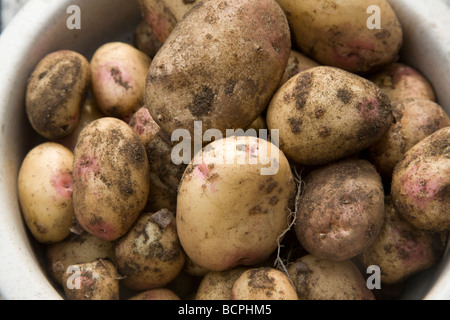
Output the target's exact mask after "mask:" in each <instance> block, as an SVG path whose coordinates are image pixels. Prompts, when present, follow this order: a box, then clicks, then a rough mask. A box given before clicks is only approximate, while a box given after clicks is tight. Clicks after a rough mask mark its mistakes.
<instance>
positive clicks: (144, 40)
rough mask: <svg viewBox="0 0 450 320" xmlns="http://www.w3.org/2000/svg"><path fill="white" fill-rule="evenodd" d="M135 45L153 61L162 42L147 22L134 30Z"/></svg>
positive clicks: (142, 22)
mask: <svg viewBox="0 0 450 320" xmlns="http://www.w3.org/2000/svg"><path fill="white" fill-rule="evenodd" d="M133 43H134V46H135V47H136V48H138V49H139V50H141V51H142V52H144V53H145V54H147V55H148V56H149V57H150V58H152V59H153V57H154V56H155V54H156V52H158V50H159V49H160V48H161V46H162V43H161V41H159V40H158V39H157V38H156V35H155V33H154V32H153V29H152V28H151V27H150V26H149V25H148V24H147V22H146V21H145V20H143V21H141V23H139V24H138V26H137V27H136V29H135V30H134V34H133Z"/></svg>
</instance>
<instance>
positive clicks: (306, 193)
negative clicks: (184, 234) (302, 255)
mask: <svg viewBox="0 0 450 320" xmlns="http://www.w3.org/2000/svg"><path fill="white" fill-rule="evenodd" d="M303 181H304V188H303V191H302V195H301V197H299V199H298V202H297V205H298V212H297V220H296V224H295V232H296V235H297V238H298V240H299V241H300V244H301V245H302V247H303V248H304V249H306V250H307V251H308V252H309V253H312V254H314V255H316V256H317V257H319V258H324V259H329V260H334V261H343V260H348V259H350V258H352V257H355V256H357V255H358V254H360V253H361V252H363V251H364V250H365V249H366V248H367V247H368V246H370V245H371V244H372V243H373V241H375V239H376V238H377V236H378V234H379V232H380V230H381V227H382V225H383V221H384V189H383V184H382V181H381V177H380V175H379V174H378V172H377V171H376V170H375V167H374V166H373V165H372V164H371V163H370V162H369V161H367V160H361V159H346V160H341V161H338V162H335V163H332V164H329V165H326V166H323V167H319V168H316V169H315V170H313V171H311V172H310V173H309V174H308V175H307V176H306V177H305V179H304V180H303Z"/></svg>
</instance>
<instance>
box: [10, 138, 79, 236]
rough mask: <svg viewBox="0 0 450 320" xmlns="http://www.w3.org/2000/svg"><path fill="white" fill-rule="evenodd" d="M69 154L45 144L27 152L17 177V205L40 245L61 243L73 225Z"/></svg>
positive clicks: (54, 146) (69, 152)
mask: <svg viewBox="0 0 450 320" xmlns="http://www.w3.org/2000/svg"><path fill="white" fill-rule="evenodd" d="M72 166H73V153H72V151H70V150H69V149H67V148H66V147H64V146H62V145H60V144H57V143H54V142H45V143H42V144H40V145H38V146H36V147H34V148H33V149H32V150H30V151H29V152H28V154H27V155H26V157H25V159H24V160H23V162H22V165H21V167H20V171H19V176H18V182H17V183H18V193H19V201H20V205H21V208H22V213H23V216H24V219H25V223H26V225H27V227H28V229H29V230H30V231H31V233H32V234H33V236H34V237H35V238H36V239H37V240H38V241H39V242H43V243H54V242H58V241H61V240H63V239H64V238H66V237H67V236H68V235H69V234H70V227H71V226H72V225H73V224H74V209H73V205H72V186H73V179H72Z"/></svg>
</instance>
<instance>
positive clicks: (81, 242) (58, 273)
mask: <svg viewBox="0 0 450 320" xmlns="http://www.w3.org/2000/svg"><path fill="white" fill-rule="evenodd" d="M45 258H46V266H47V270H48V273H49V275H50V276H51V278H52V279H53V280H55V281H56V282H57V283H58V284H60V285H62V284H63V283H62V280H63V275H64V273H65V272H66V270H67V268H68V267H69V266H71V265H74V264H79V263H86V262H92V261H95V260H98V259H108V260H110V261H112V260H113V259H114V246H113V243H112V242H110V241H105V240H101V239H99V238H97V237H96V236H93V235H91V234H89V233H87V232H83V233H82V234H80V235H77V234H71V235H70V236H69V237H68V238H66V239H64V240H62V241H60V242H57V243H53V244H50V245H48V246H47V247H46V248H45Z"/></svg>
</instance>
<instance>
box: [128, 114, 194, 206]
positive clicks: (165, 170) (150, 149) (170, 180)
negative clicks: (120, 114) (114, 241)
mask: <svg viewBox="0 0 450 320" xmlns="http://www.w3.org/2000/svg"><path fill="white" fill-rule="evenodd" d="M129 125H130V127H131V128H132V129H133V130H134V132H135V133H136V134H137V136H138V137H139V139H140V141H141V143H142V144H143V145H144V147H145V151H146V153H147V157H148V162H149V171H150V186H149V194H148V201H147V205H146V210H147V211H151V212H156V211H159V210H160V209H163V208H166V209H168V210H170V211H175V210H176V205H177V191H178V185H179V183H180V180H181V177H182V176H183V172H184V170H185V169H186V165H185V164H183V163H181V164H175V163H173V161H172V148H173V146H174V142H172V141H171V137H170V135H169V134H168V133H166V132H165V131H164V130H162V129H161V127H160V126H159V125H158V124H157V123H156V122H155V120H153V118H152V116H151V115H150V112H149V111H148V108H146V107H141V108H140V109H139V110H138V111H137V112H136V113H135V114H134V115H133V116H132V117H131V120H130V122H129Z"/></svg>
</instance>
